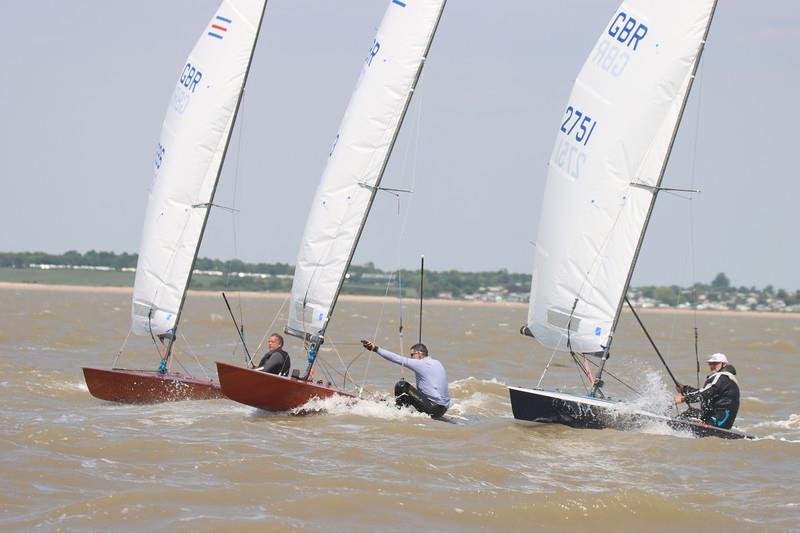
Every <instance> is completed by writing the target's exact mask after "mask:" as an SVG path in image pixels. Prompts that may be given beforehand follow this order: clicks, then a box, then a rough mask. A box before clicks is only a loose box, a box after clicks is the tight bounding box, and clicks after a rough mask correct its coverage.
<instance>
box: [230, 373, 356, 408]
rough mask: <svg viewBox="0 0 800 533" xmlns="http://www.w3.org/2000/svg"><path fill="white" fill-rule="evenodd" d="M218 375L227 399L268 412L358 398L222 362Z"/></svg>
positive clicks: (317, 384)
mask: <svg viewBox="0 0 800 533" xmlns="http://www.w3.org/2000/svg"><path fill="white" fill-rule="evenodd" d="M217 375H219V383H220V385H221V386H222V392H223V393H224V394H225V396H226V397H228V398H229V399H231V400H233V401H235V402H239V403H243V404H245V405H250V406H252V407H258V408H259V409H264V410H265V411H288V410H290V409H294V408H296V407H300V406H301V405H303V404H305V403H307V402H308V401H309V400H311V399H312V398H328V397H330V396H337V395H338V396H346V397H349V398H355V397H356V396H355V395H353V394H351V393H349V392H345V391H343V390H340V389H337V388H335V387H333V386H332V385H331V384H330V383H325V382H323V381H321V380H320V381H316V382H314V381H306V380H302V379H299V378H296V377H286V376H278V375H275V374H269V373H267V372H261V371H259V370H252V369H249V368H243V367H240V366H235V365H229V364H226V363H220V362H217Z"/></svg>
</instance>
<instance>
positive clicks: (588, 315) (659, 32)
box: [528, 0, 715, 353]
mask: <svg viewBox="0 0 800 533" xmlns="http://www.w3.org/2000/svg"><path fill="white" fill-rule="evenodd" d="M714 6H715V1H714V0H681V1H678V2H669V3H666V2H658V1H655V0H629V1H626V2H623V3H622V5H621V6H620V7H619V9H617V11H616V12H615V13H614V15H613V16H612V18H611V21H610V22H609V24H608V25H607V26H606V28H605V29H604V31H603V33H602V34H601V36H600V38H599V39H598V41H597V43H596V44H595V47H594V48H593V50H592V53H591V54H590V56H589V58H588V59H587V61H586V63H585V64H584V66H583V68H582V69H581V72H580V74H579V76H578V79H577V80H576V82H575V84H574V86H573V90H572V94H571V95H570V98H569V101H568V103H567V105H566V108H565V113H564V116H563V118H562V123H561V124H560V128H559V132H558V134H557V138H556V143H555V147H554V149H553V152H552V155H551V159H550V166H549V170H548V178H547V185H546V188H545V194H544V198H543V208H542V212H541V215H540V222H539V236H538V238H537V248H536V256H535V260H534V269H533V275H532V284H531V300H530V306H529V313H528V328H529V329H530V331H531V332H532V333H533V335H534V336H535V337H536V338H537V339H538V340H539V341H540V342H541V343H542V344H544V345H546V346H548V347H552V348H556V349H563V347H564V345H565V342H564V339H565V337H566V338H568V340H569V344H570V348H571V349H572V350H574V351H579V352H584V353H603V352H604V351H605V350H606V349H607V348H608V346H609V344H610V341H611V338H612V336H613V331H614V328H615V327H616V321H617V319H618V316H619V312H620V309H621V304H622V300H623V298H624V294H625V291H626V290H627V287H628V284H629V282H630V277H631V274H632V271H633V266H634V264H635V261H636V257H637V255H638V251H639V249H640V246H641V241H642V239H643V236H644V232H645V231H646V227H647V223H648V220H649V217H650V214H651V212H652V208H653V205H654V202H655V199H656V197H657V191H658V189H659V187H660V184H661V179H662V178H663V173H664V169H665V166H666V161H667V158H668V156H669V151H670V149H671V146H672V142H673V140H674V136H675V133H676V131H677V127H678V123H679V121H680V118H681V114H682V110H683V108H684V105H685V101H686V98H687V96H688V92H689V89H690V87H691V80H692V79H693V76H694V72H695V70H696V67H697V62H698V61H699V57H700V53H701V51H702V45H703V42H704V41H705V38H706V34H707V31H708V26H709V24H710V21H711V17H712V15H713V10H714ZM545 250H546V251H547V253H544V251H545ZM573 302H577V303H575V304H574V306H573ZM564 309H571V311H570V313H569V315H570V318H571V320H572V323H571V326H570V329H569V331H567V329H566V328H565V326H564V323H563V320H562V319H560V318H559V320H553V318H552V317H553V316H555V315H554V313H563V312H564ZM575 320H579V325H578V326H574V321H575Z"/></svg>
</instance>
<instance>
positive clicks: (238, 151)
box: [225, 90, 253, 364]
mask: <svg viewBox="0 0 800 533" xmlns="http://www.w3.org/2000/svg"><path fill="white" fill-rule="evenodd" d="M246 103H247V92H246V91H244V90H242V100H241V103H240V104H239V107H240V110H239V120H238V122H237V124H236V125H237V127H238V129H239V131H238V136H237V137H236V164H235V165H234V167H233V168H234V170H233V208H234V211H233V217H232V219H231V228H232V230H231V233H232V235H231V240H232V242H233V257H236V258H238V257H239V238H238V235H239V231H238V229H239V228H238V221H239V216H238V215H239V210H238V209H237V207H238V205H239V168H240V165H241V162H242V157H241V154H242V142H243V141H242V138H243V137H244V124H245V123H244V120H245V116H246V113H245V107H246ZM230 280H231V272H230V270H229V271H228V276H227V277H226V278H225V289H226V290H227V289H229V288H230ZM235 292H236V304H237V307H238V311H239V324H240V327H239V328H237V329H239V336H240V337H241V339H242V346H244V309H243V306H242V293H241V291H239V290H238V288H237V289H235ZM226 303H227V301H226ZM229 310H230V309H229ZM231 316H233V311H231ZM234 322H235V321H234ZM237 348H238V345H234V349H233V353H234V355H235V354H236V350H237ZM244 350H245V354H246V355H247V357H248V358H249V359H250V363H251V364H253V358H252V357H251V356H250V354H249V353H247V347H246V346H244Z"/></svg>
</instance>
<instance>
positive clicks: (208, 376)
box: [178, 333, 211, 380]
mask: <svg viewBox="0 0 800 533" xmlns="http://www.w3.org/2000/svg"><path fill="white" fill-rule="evenodd" d="M180 336H181V339H183V346H185V347H186V350H187V351H188V352H189V354H190V355H191V356H192V357H194V360H195V362H197V366H199V367H200V369H201V370H202V371H203V374H205V375H206V379H208V380H210V379H211V375H210V374H209V372H208V370H207V369H206V367H205V366H203V363H201V362H200V358H199V357H197V354H196V353H195V351H194V350H193V349H192V346H191V345H190V344H189V341H188V339H187V338H186V336H185V335H184V334H183V333H181V334H180ZM178 364H180V365H181V368H183V371H184V372H186V373H187V374H188V373H189V372H188V371H187V370H186V368H185V367H184V366H183V364H181V362H180V361H178Z"/></svg>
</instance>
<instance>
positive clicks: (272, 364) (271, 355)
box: [258, 349, 292, 376]
mask: <svg viewBox="0 0 800 533" xmlns="http://www.w3.org/2000/svg"><path fill="white" fill-rule="evenodd" d="M258 366H259V367H261V370H263V371H264V372H269V373H270V374H280V375H281V376H288V375H289V370H290V369H291V367H292V360H291V359H289V354H288V353H286V352H285V351H284V350H283V349H277V350H273V351H271V352H267V353H266V354H265V355H264V357H262V358H261V362H260V363H259V364H258Z"/></svg>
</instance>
